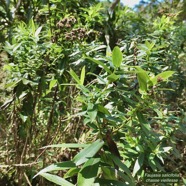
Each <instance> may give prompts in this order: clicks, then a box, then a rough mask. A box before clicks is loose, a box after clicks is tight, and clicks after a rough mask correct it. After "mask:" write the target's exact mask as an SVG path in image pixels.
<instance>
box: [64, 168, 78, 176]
mask: <svg viewBox="0 0 186 186" xmlns="http://www.w3.org/2000/svg"><path fill="white" fill-rule="evenodd" d="M79 171H80V168H71V169H70V170H68V172H67V173H66V174H65V175H64V178H69V177H72V176H75V175H77V174H78V172H79Z"/></svg>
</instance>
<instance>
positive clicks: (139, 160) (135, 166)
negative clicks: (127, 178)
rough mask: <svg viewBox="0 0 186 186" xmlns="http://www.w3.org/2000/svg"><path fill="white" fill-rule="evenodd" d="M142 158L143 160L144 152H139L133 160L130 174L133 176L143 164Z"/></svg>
mask: <svg viewBox="0 0 186 186" xmlns="http://www.w3.org/2000/svg"><path fill="white" fill-rule="evenodd" d="M143 160H144V154H140V155H139V157H138V159H137V160H136V162H135V165H134V169H133V173H132V176H135V175H136V173H137V172H138V171H139V170H140V169H141V167H142V165H143Z"/></svg>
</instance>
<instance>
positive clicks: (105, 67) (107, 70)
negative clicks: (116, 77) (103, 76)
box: [85, 57, 112, 74]
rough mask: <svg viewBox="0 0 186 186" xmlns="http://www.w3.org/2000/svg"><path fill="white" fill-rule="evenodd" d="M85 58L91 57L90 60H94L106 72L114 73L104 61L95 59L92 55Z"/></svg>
mask: <svg viewBox="0 0 186 186" xmlns="http://www.w3.org/2000/svg"><path fill="white" fill-rule="evenodd" d="M85 59H89V60H90V61H92V62H94V63H96V64H98V65H100V66H102V67H103V69H104V70H105V71H106V72H108V73H109V74H112V72H111V71H110V69H109V68H108V67H107V66H106V65H105V64H104V63H103V62H101V61H98V60H95V59H93V58H91V57H85Z"/></svg>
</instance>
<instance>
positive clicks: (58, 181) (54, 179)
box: [40, 173, 75, 186]
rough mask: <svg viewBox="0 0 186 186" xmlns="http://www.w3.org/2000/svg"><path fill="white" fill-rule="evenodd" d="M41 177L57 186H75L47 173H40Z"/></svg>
mask: <svg viewBox="0 0 186 186" xmlns="http://www.w3.org/2000/svg"><path fill="white" fill-rule="evenodd" d="M40 175H41V176H43V177H44V178H46V179H47V180H49V181H51V182H52V183H55V184H57V185H61V186H75V185H73V184H72V183H70V182H68V181H67V180H65V179H63V178H61V177H59V176H56V175H53V174H49V173H42V174H40Z"/></svg>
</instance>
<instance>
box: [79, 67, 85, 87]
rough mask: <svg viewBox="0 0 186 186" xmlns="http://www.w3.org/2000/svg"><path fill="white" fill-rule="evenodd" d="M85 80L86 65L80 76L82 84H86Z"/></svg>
mask: <svg viewBox="0 0 186 186" xmlns="http://www.w3.org/2000/svg"><path fill="white" fill-rule="evenodd" d="M84 80H85V66H84V67H83V68H82V70H81V76H80V82H81V85H83V84H84Z"/></svg>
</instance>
